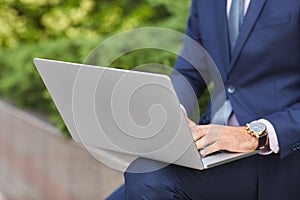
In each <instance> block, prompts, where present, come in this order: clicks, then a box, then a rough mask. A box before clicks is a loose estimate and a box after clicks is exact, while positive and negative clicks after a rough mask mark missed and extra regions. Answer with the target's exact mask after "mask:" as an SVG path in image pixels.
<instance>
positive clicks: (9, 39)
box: [0, 0, 190, 200]
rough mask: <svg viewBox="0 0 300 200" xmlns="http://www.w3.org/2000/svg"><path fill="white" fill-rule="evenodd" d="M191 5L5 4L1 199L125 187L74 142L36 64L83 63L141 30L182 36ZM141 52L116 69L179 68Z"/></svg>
mask: <svg viewBox="0 0 300 200" xmlns="http://www.w3.org/2000/svg"><path fill="white" fill-rule="evenodd" d="M189 6H190V0H180V1H173V0H0V47H1V48H0V200H1V199H23V200H24V199H90V200H92V199H104V197H105V196H106V195H108V194H109V193H110V192H111V191H112V190H114V189H115V188H116V187H117V186H118V185H119V184H120V183H122V182H123V179H122V174H121V173H120V172H117V171H114V170H112V169H109V168H107V167H105V166H103V165H101V163H99V162H97V161H96V160H95V159H93V158H92V156H90V155H89V154H88V153H87V152H86V151H85V150H84V148H82V147H80V146H79V145H77V144H75V143H74V142H73V141H72V140H70V139H69V138H70V137H69V134H68V131H67V130H66V128H65V126H64V123H63V121H62V120H61V118H60V116H59V114H58V112H57V110H56V108H55V106H54V104H53V102H52V100H51V97H50V96H49V94H48V92H47V90H46V88H45V86H44V84H43V83H42V81H41V79H40V77H39V75H38V73H37V71H36V69H35V67H34V65H33V62H32V61H33V58H34V57H41V58H49V59H55V60H63V61H70V62H77V63H83V62H84V60H85V58H86V57H87V56H88V54H89V53H90V52H91V51H92V50H93V49H94V48H95V47H96V46H97V45H98V44H99V43H101V41H103V40H105V39H106V38H108V37H110V36H112V35H114V34H116V33H120V32H122V31H126V30H131V29H134V28H138V27H149V26H151V27H163V28H170V29H173V30H177V31H180V32H184V29H185V25H186V20H187V17H188V14H189ZM175 59H176V55H173V54H170V53H167V52H160V51H159V50H149V49H148V50H141V51H140V50H139V51H138V52H132V53H129V54H127V55H126V56H122V57H120V58H119V59H118V60H117V61H116V62H114V63H112V65H111V66H110V67H118V68H124V69H130V68H132V67H134V66H138V65H142V64H144V63H161V64H164V65H167V66H173V64H174V62H175Z"/></svg>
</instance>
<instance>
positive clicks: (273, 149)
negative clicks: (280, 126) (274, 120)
mask: <svg viewBox="0 0 300 200" xmlns="http://www.w3.org/2000/svg"><path fill="white" fill-rule="evenodd" d="M258 121H259V122H261V123H263V124H265V125H266V127H267V131H268V137H269V148H264V149H262V150H261V151H260V152H259V154H261V155H269V154H271V153H278V152H279V143H278V138H277V135H276V131H275V128H274V126H273V125H272V124H271V122H269V121H268V120H266V119H260V120H258Z"/></svg>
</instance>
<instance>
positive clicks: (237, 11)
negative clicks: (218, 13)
mask: <svg viewBox="0 0 300 200" xmlns="http://www.w3.org/2000/svg"><path fill="white" fill-rule="evenodd" d="M243 18H244V0H232V3H231V7H230V11H229V17H228V29H229V39H230V47H231V51H233V48H234V46H235V42H236V40H237V38H238V35H239V32H240V28H241V25H242V23H243Z"/></svg>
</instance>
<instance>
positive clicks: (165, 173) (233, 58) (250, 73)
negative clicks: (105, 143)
mask: <svg viewBox="0 0 300 200" xmlns="http://www.w3.org/2000/svg"><path fill="white" fill-rule="evenodd" d="M186 34H187V35H188V36H189V37H191V38H193V39H194V40H196V41H197V42H198V43H199V44H201V45H202V46H203V47H204V48H205V49H206V50H207V52H208V53H209V54H210V56H211V57H212V59H213V60H214V61H215V63H216V65H217V67H218V70H219V72H220V74H221V77H222V79H223V81H224V85H225V88H226V98H227V100H226V101H225V103H224V104H222V105H220V106H219V107H218V109H217V110H215V111H213V108H211V107H208V110H207V112H206V113H205V114H204V116H203V117H202V118H201V119H200V121H199V125H196V124H194V122H192V121H191V120H189V119H188V122H189V125H190V128H191V131H192V133H193V138H194V140H195V142H196V145H197V147H198V148H199V150H200V152H201V153H202V154H203V155H204V156H205V155H207V154H210V153H213V152H216V151H219V150H228V151H232V152H250V151H253V150H254V149H262V150H260V151H261V152H260V153H259V154H257V155H254V156H250V157H248V158H245V159H241V160H238V161H235V162H231V163H228V164H225V165H221V166H218V167H215V168H212V169H208V170H203V171H200V170H193V169H188V168H184V167H179V166H174V165H170V166H168V167H165V168H163V169H160V170H157V171H154V172H148V173H142V174H141V173H136V174H135V173H125V187H124V186H123V187H121V188H120V190H119V191H118V193H115V194H114V195H119V196H118V197H117V198H118V199H121V198H125V199H130V200H134V199H155V200H157V199H249V200H250V199H266V200H269V199H272V200H274V199H275V200H276V199H278V200H280V199H299V196H300V190H299V180H300V170H299V167H300V151H299V150H300V92H299V91H300V36H299V35H300V0H291V1H283V0H244V1H242V0H232V1H230V0H227V1H223V0H193V1H192V5H191V13H190V17H189V20H188V24H187V30H186ZM184 48H187V49H188V46H187V45H185V47H184ZM197 67H198V66H193V65H191V64H190V63H188V62H187V61H186V60H184V59H183V58H181V57H179V58H178V60H177V63H176V66H175V70H176V71H177V72H179V73H180V74H181V75H183V76H184V77H185V78H186V79H187V80H188V82H189V83H190V84H191V86H192V88H193V90H194V92H195V94H196V95H197V96H201V94H202V93H203V91H204V90H205V88H206V85H207V84H206V82H205V81H204V78H203V76H201V74H199V72H198V71H199V69H197ZM206 70H208V71H209V70H210V69H206ZM208 73H209V72H208ZM176 74H177V73H175V74H174V73H173V77H172V80H173V82H174V85H175V89H176V92H177V93H178V96H179V98H180V101H181V104H182V105H183V106H184V107H185V109H186V110H187V114H188V115H189V114H191V113H192V111H193V107H192V106H191V104H192V103H193V102H191V101H190V98H189V97H188V96H187V95H186V94H185V92H184V89H185V88H184V87H182V86H181V84H180V81H177V80H178V77H177V75H176ZM225 107H226V109H225V110H227V111H228V112H227V111H226V112H227V113H228V118H227V119H228V121H227V122H228V125H215V124H214V123H215V121H216V122H217V121H218V119H215V118H216V117H215V116H217V113H218V112H220V110H222V109H224V108H225ZM247 123H251V124H252V125H253V126H255V127H260V131H261V133H263V134H257V132H255V130H254V129H251V128H249V127H248V129H247V127H246V126H245V125H246V124H247ZM214 130H216V131H214ZM214 132H217V134H211V133H214ZM255 135H257V137H255ZM145 164H146V166H147V165H151V164H152V163H151V162H150V161H145V160H142V161H137V162H136V163H134V164H133V165H132V166H131V168H132V167H133V168H134V167H138V166H141V165H143V166H145ZM130 171H132V170H130ZM114 195H113V196H111V199H113V198H114V197H116V196H114Z"/></svg>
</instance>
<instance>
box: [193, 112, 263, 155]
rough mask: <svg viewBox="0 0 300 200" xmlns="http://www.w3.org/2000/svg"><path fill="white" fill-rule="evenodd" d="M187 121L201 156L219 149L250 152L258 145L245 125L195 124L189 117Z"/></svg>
mask: <svg viewBox="0 0 300 200" xmlns="http://www.w3.org/2000/svg"><path fill="white" fill-rule="evenodd" d="M187 122H188V125H189V128H190V130H191V133H192V135H193V139H194V141H195V143H196V146H197V148H198V150H200V153H201V155H202V156H206V155H208V154H211V153H213V152H217V151H220V150H227V151H230V152H251V151H254V150H255V149H256V147H257V146H258V139H257V138H256V137H253V136H251V135H249V134H248V133H247V131H246V127H245V126H222V125H215V124H210V125H196V124H195V123H194V122H193V121H191V120H190V119H189V118H187Z"/></svg>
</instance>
